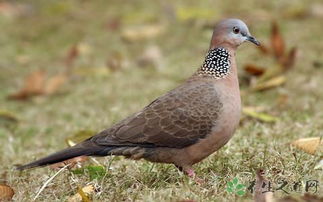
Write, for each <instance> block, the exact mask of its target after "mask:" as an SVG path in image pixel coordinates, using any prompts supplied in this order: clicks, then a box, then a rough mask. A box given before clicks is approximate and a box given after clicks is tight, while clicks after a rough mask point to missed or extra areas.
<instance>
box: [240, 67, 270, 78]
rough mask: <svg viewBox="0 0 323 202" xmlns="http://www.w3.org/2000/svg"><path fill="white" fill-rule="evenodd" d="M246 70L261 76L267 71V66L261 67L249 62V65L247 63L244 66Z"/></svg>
mask: <svg viewBox="0 0 323 202" xmlns="http://www.w3.org/2000/svg"><path fill="white" fill-rule="evenodd" d="M244 70H245V71H246V72H248V73H249V74H251V75H254V76H260V75H262V74H263V73H265V71H266V69H265V68H263V67H259V66H257V65H254V64H247V65H245V66H244Z"/></svg>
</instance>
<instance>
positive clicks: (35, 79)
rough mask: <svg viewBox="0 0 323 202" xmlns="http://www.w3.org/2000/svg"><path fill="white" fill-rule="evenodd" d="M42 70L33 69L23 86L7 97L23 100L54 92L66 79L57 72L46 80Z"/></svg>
mask: <svg viewBox="0 0 323 202" xmlns="http://www.w3.org/2000/svg"><path fill="white" fill-rule="evenodd" d="M45 76H46V73H45V71H43V70H39V71H35V72H33V73H31V74H30V75H28V76H27V78H26V79H25V82H24V86H23V88H22V89H21V90H19V91H18V92H17V93H14V94H11V95H9V96H8V98H9V99H15V100H25V99H28V98H30V97H33V96H36V95H51V94H54V93H55V92H56V91H57V90H58V89H59V88H60V87H61V86H62V85H63V84H64V83H65V82H66V80H67V77H66V75H65V74H57V75H55V76H53V77H51V78H49V80H48V81H46V80H45Z"/></svg>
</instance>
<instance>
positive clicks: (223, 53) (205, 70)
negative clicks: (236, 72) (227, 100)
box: [199, 48, 230, 78]
mask: <svg viewBox="0 0 323 202" xmlns="http://www.w3.org/2000/svg"><path fill="white" fill-rule="evenodd" d="M229 73H230V53H229V51H227V50H226V49H224V48H216V49H212V50H209V52H208V54H207V56H206V57H205V61H204V63H203V65H202V67H201V69H200V71H199V74H201V75H209V76H213V77H215V78H223V77H225V76H226V75H228V74H229Z"/></svg>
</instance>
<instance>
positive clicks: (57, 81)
mask: <svg viewBox="0 0 323 202" xmlns="http://www.w3.org/2000/svg"><path fill="white" fill-rule="evenodd" d="M66 80H67V77H66V75H65V74H57V75H55V76H53V77H52V78H50V79H49V80H48V81H47V82H46V86H45V89H44V92H45V93H46V94H48V95H51V94H53V93H55V92H56V91H57V90H58V89H59V88H60V87H61V86H62V85H63V84H64V83H65V82H66Z"/></svg>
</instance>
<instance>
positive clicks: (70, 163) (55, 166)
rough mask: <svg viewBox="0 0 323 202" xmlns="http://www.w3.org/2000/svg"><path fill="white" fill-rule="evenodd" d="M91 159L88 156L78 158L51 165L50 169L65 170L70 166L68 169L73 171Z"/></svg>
mask: <svg viewBox="0 0 323 202" xmlns="http://www.w3.org/2000/svg"><path fill="white" fill-rule="evenodd" d="M88 159H89V158H88V157H87V156H77V157H74V158H71V159H68V160H65V161H62V162H59V163H55V164H52V165H50V166H49V167H50V168H51V169H54V170H59V169H61V168H63V167H64V166H66V165H68V166H67V168H69V169H72V168H74V167H75V166H76V165H78V164H81V163H83V162H86V161H87V160H88Z"/></svg>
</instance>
